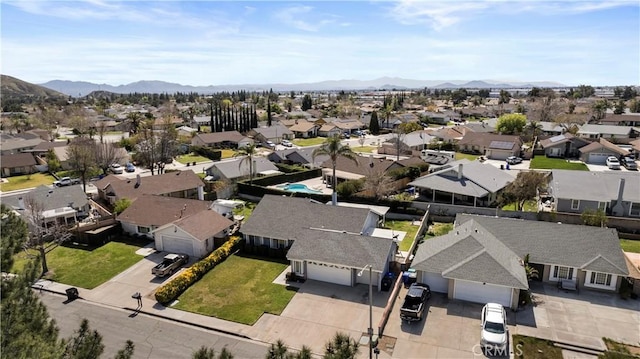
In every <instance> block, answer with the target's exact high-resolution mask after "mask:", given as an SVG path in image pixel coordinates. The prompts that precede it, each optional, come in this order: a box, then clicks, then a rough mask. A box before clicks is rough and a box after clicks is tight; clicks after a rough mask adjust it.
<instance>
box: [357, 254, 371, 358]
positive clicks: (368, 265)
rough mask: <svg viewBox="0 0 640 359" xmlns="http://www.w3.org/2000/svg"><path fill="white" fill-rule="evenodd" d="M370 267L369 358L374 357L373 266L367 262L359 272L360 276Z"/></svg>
mask: <svg viewBox="0 0 640 359" xmlns="http://www.w3.org/2000/svg"><path fill="white" fill-rule="evenodd" d="M367 268H369V328H368V329H367V333H368V334H369V359H373V282H372V273H371V271H372V266H371V264H367V265H366V266H364V268H362V269H361V270H360V272H358V277H362V273H364V271H365V270H366V269H367Z"/></svg>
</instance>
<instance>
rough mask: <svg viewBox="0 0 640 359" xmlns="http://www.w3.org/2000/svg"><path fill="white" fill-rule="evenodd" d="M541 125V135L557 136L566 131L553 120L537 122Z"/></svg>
mask: <svg viewBox="0 0 640 359" xmlns="http://www.w3.org/2000/svg"><path fill="white" fill-rule="evenodd" d="M538 124H539V125H540V127H541V131H540V132H541V135H543V136H551V137H553V136H558V135H561V134H563V133H565V132H566V129H565V128H564V127H562V126H560V125H558V124H557V123H555V122H538Z"/></svg>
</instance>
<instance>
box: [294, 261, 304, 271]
mask: <svg viewBox="0 0 640 359" xmlns="http://www.w3.org/2000/svg"><path fill="white" fill-rule="evenodd" d="M293 271H294V272H295V273H298V274H303V273H302V262H300V261H294V262H293Z"/></svg>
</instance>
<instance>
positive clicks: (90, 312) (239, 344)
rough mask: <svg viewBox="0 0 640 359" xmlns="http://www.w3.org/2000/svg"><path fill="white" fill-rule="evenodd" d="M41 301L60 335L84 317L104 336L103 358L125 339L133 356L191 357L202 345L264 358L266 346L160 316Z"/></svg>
mask: <svg viewBox="0 0 640 359" xmlns="http://www.w3.org/2000/svg"><path fill="white" fill-rule="evenodd" d="M41 299H42V302H43V303H44V304H45V305H46V306H47V308H48V309H49V314H50V316H51V317H52V318H54V319H55V320H56V323H57V325H58V327H59V328H60V336H61V337H63V338H68V337H70V336H71V335H72V334H73V332H74V331H75V330H77V329H78V328H79V327H80V322H81V320H82V318H86V319H88V320H89V326H90V327H91V328H92V329H96V330H97V331H98V332H99V333H100V334H101V335H102V338H103V339H102V343H103V344H104V345H105V350H104V353H103V355H102V358H113V357H114V356H115V354H116V353H117V352H118V350H120V349H121V348H123V347H124V344H125V342H126V340H128V339H129V340H131V341H133V343H134V344H135V353H134V358H191V356H192V354H193V352H194V351H196V350H197V349H198V348H200V347H201V346H203V345H204V346H207V347H210V348H214V349H215V351H216V353H219V352H220V351H221V350H222V348H224V347H227V350H229V351H230V352H231V353H232V354H233V355H234V357H236V358H247V359H249V358H264V356H265V354H266V353H267V349H268V347H267V345H265V344H263V343H260V342H256V341H252V340H248V339H244V338H238V337H234V336H230V335H226V334H222V333H217V332H214V331H210V330H205V329H201V328H198V327H194V326H191V325H187V324H182V323H178V322H173V321H169V320H165V319H159V318H155V317H152V316H147V315H145V314H140V315H137V316H135V317H131V316H130V315H131V314H132V313H131V312H129V311H126V310H122V309H119V308H113V307H107V306H103V305H99V304H94V303H90V302H87V301H84V300H75V301H73V302H70V303H67V304H65V301H66V297H64V296H61V295H57V294H51V293H47V292H42V294H41Z"/></svg>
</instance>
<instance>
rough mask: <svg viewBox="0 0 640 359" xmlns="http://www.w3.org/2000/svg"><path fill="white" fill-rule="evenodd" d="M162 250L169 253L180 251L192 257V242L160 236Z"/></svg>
mask: <svg viewBox="0 0 640 359" xmlns="http://www.w3.org/2000/svg"><path fill="white" fill-rule="evenodd" d="M162 250H164V251H165V252H171V253H182V254H187V255H189V256H192V257H193V244H192V243H191V241H190V240H188V239H183V238H178V237H170V236H162Z"/></svg>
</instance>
